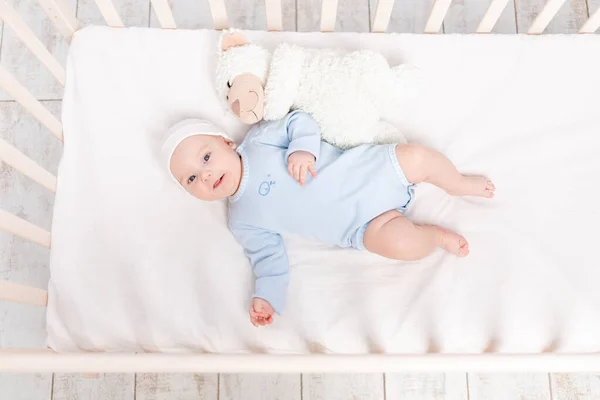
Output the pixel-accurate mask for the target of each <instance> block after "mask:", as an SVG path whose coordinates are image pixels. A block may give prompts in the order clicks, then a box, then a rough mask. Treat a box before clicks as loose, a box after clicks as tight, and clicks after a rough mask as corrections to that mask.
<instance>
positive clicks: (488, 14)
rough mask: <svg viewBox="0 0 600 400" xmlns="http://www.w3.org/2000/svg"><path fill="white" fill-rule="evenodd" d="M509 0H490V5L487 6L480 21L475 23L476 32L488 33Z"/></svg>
mask: <svg viewBox="0 0 600 400" xmlns="http://www.w3.org/2000/svg"><path fill="white" fill-rule="evenodd" d="M508 2H509V0H492V1H491V3H490V5H489V6H488V8H487V10H486V11H485V14H484V15H483V18H482V19H481V22H479V25H477V29H475V32H476V33H490V32H491V31H492V29H494V26H495V25H496V23H497V22H498V20H499V19H500V16H501V15H502V12H503V11H504V9H505V8H506V5H507V4H508Z"/></svg>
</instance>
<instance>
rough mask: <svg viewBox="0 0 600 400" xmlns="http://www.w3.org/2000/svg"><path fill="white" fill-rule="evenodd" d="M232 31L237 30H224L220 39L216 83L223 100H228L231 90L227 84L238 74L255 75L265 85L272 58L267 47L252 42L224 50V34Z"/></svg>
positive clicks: (220, 97)
mask: <svg viewBox="0 0 600 400" xmlns="http://www.w3.org/2000/svg"><path fill="white" fill-rule="evenodd" d="M231 32H235V30H228V31H225V32H223V33H222V34H221V36H220V39H219V56H218V59H217V71H216V81H215V85H216V88H217V94H218V96H219V99H221V100H222V101H227V100H226V99H227V93H228V92H229V86H228V85H227V84H228V83H231V82H232V81H233V80H234V79H235V77H236V76H238V75H241V74H252V75H255V76H257V77H258V78H259V79H260V80H261V82H262V84H263V86H264V85H265V83H266V81H267V75H268V73H269V62H270V59H271V55H270V54H269V51H268V50H267V49H264V48H262V47H260V46H258V45H256V44H252V43H249V44H245V45H241V46H234V47H230V48H229V49H227V50H226V51H222V50H221V42H222V40H223V36H224V35H226V34H227V33H231Z"/></svg>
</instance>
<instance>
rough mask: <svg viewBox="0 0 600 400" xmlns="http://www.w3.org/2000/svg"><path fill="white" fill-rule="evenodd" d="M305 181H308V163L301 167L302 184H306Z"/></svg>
mask: <svg viewBox="0 0 600 400" xmlns="http://www.w3.org/2000/svg"><path fill="white" fill-rule="evenodd" d="M304 182H306V165H302V166H301V167H300V186H304Z"/></svg>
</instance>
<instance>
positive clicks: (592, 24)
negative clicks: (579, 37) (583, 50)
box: [579, 7, 600, 33]
mask: <svg viewBox="0 0 600 400" xmlns="http://www.w3.org/2000/svg"><path fill="white" fill-rule="evenodd" d="M598 28H600V7H598V9H596V11H593V12H592V15H591V16H590V17H589V18H588V19H587V21H585V23H584V24H583V26H582V27H581V29H579V33H594V32H596V31H597V30H598Z"/></svg>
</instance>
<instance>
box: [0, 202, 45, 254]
mask: <svg viewBox="0 0 600 400" xmlns="http://www.w3.org/2000/svg"><path fill="white" fill-rule="evenodd" d="M0 229H4V230H5V231H8V232H10V233H12V234H14V235H15V236H19V237H21V238H23V239H26V240H29V241H30V242H33V243H37V244H39V245H40V246H44V247H47V248H50V232H48V231H46V230H44V229H42V228H40V227H39V226H37V225H34V224H32V223H31V222H28V221H25V220H24V219H21V218H19V217H17V216H16V215H13V214H11V213H9V212H8V211H4V210H0Z"/></svg>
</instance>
